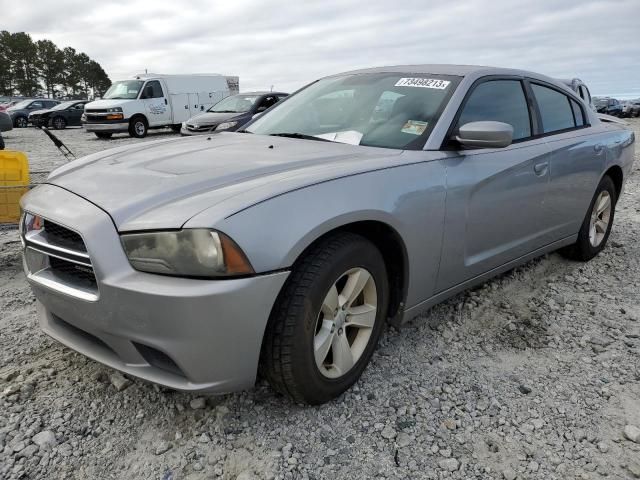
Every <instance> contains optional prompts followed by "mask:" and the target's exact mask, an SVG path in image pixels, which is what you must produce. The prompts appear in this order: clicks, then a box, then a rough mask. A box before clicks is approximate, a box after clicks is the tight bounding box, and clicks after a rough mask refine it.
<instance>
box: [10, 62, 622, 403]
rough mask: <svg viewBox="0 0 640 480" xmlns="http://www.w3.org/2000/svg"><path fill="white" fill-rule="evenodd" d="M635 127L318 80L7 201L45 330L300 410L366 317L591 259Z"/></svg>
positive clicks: (418, 77) (396, 83)
mask: <svg viewBox="0 0 640 480" xmlns="http://www.w3.org/2000/svg"><path fill="white" fill-rule="evenodd" d="M633 151H634V136H633V133H632V132H630V131H628V130H626V129H625V128H624V127H623V126H621V125H617V124H613V123H605V122H601V121H600V120H599V119H598V117H597V115H596V114H595V113H594V112H592V111H591V109H590V108H588V106H587V105H585V104H584V103H583V101H582V100H581V99H580V98H579V97H578V96H576V94H575V93H574V92H573V91H572V90H570V89H568V88H567V87H566V86H564V85H563V84H562V83H559V82H558V81H556V80H553V79H551V78H548V77H545V76H543V75H538V74H535V73H531V72H526V71H519V70H510V69H497V68H486V67H472V66H443V65H423V66H404V67H388V68H376V69H370V70H361V71H356V72H349V73H344V74H339V75H334V76H330V77H326V78H323V79H320V80H318V81H316V82H314V83H312V84H310V85H308V86H307V87H305V88H304V89H302V90H300V91H299V92H298V93H297V94H295V95H293V96H291V97H289V98H287V99H286V100H284V101H282V102H281V103H279V104H278V105H276V106H275V107H274V108H273V109H271V110H269V111H268V112H267V113H266V114H264V115H263V116H261V117H259V118H256V119H254V120H253V122H251V123H250V124H249V125H248V126H247V127H246V128H245V129H244V130H243V131H241V132H238V133H220V134H214V135H208V136H207V135H205V136H198V137H193V138H183V139H169V140H161V141H157V142H154V143H145V144H136V145H134V146H129V147H124V148H117V149H113V150H108V151H106V152H102V153H98V154H94V155H90V156H88V157H85V158H83V159H81V160H78V161H75V162H72V163H70V164H68V165H66V166H64V167H62V168H60V169H58V170H56V171H55V172H54V173H52V174H51V176H50V178H49V180H48V182H47V184H46V185H43V186H40V187H37V188H35V189H34V190H32V191H31V192H30V193H29V194H28V195H26V196H25V197H24V198H23V200H22V207H23V209H24V211H25V216H24V219H23V221H22V238H23V242H24V247H25V249H24V267H25V270H26V273H27V276H28V279H29V282H30V283H31V285H32V287H33V291H34V293H35V296H36V298H37V301H38V309H39V315H40V321H41V325H42V328H43V329H44V331H45V332H46V333H48V334H49V335H51V336H52V337H54V338H56V339H57V340H59V341H60V342H62V343H64V344H66V345H68V346H69V347H71V348H73V349H75V350H77V351H79V352H81V353H83V354H85V355H87V356H89V357H91V358H93V359H95V360H97V361H99V362H103V363H105V364H107V365H109V366H111V367H113V368H116V369H119V370H122V371H123V372H126V373H128V374H131V375H135V376H138V377H141V378H143V379H147V380H150V381H153V382H157V383H160V384H163V385H167V386H169V387H172V388H176V389H181V390H188V391H210V392H218V393H222V392H229V391H234V390H238V389H244V388H249V387H251V386H252V385H253V384H254V382H255V378H256V375H257V373H258V371H261V372H262V374H263V375H264V376H265V377H266V378H267V379H268V380H269V382H270V383H271V385H273V387H274V388H275V389H276V390H278V391H280V392H282V393H283V394H286V395H288V396H290V397H291V398H293V399H294V400H296V401H299V402H307V403H312V404H317V403H322V402H325V401H328V400H330V399H332V398H334V397H336V396H338V395H340V394H341V393H342V392H344V391H345V390H346V389H348V388H349V387H350V386H351V385H352V384H353V383H354V382H355V381H356V380H357V379H358V378H359V377H360V375H361V374H362V372H363V370H364V369H365V367H366V365H367V363H368V362H369V360H370V358H371V355H372V353H373V351H374V349H375V347H376V344H377V342H378V339H379V337H380V335H381V332H382V331H383V329H384V325H385V323H386V322H387V321H388V322H392V323H395V324H401V323H402V322H406V321H408V320H411V319H412V318H414V317H416V316H417V315H420V314H421V313H423V312H425V311H426V310H428V309H429V308H430V307H431V306H433V305H435V304H436V303H438V302H441V301H442V300H444V299H446V298H448V297H451V296H452V295H455V294H456V293H458V292H460V291H462V290H464V289H467V288H469V287H471V286H473V285H476V284H478V283H481V282H483V281H485V280H486V279H488V278H490V277H492V276H494V275H496V274H499V273H501V272H504V271H506V270H509V269H511V268H513V267H515V266H517V265H520V264H522V263H523V262H526V261H528V260H530V259H532V258H534V257H536V256H539V255H542V254H544V253H547V252H551V251H554V250H559V251H560V252H561V253H562V254H563V255H566V256H567V257H569V258H572V259H575V260H578V261H586V260H589V259H591V258H593V257H594V256H595V255H597V254H598V253H599V252H600V251H601V250H602V249H603V248H604V247H605V245H606V243H607V238H608V237H609V234H610V232H611V226H612V224H613V217H614V211H615V206H616V202H617V201H618V199H619V198H620V195H621V192H622V189H623V186H624V182H625V179H626V178H627V176H628V175H629V174H630V172H631V168H632V162H633V153H634V152H633Z"/></svg>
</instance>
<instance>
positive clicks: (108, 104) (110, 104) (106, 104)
mask: <svg viewBox="0 0 640 480" xmlns="http://www.w3.org/2000/svg"><path fill="white" fill-rule="evenodd" d="M135 101H136V99H132V98H115V99H113V100H94V101H93V102H89V103H87V104H86V105H85V106H84V108H85V110H86V109H87V108H114V107H120V106H122V105H123V104H125V103H129V102H135Z"/></svg>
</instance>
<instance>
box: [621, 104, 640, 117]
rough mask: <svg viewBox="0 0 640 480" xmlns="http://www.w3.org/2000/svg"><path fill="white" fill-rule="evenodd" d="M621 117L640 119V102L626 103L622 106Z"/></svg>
mask: <svg viewBox="0 0 640 480" xmlns="http://www.w3.org/2000/svg"><path fill="white" fill-rule="evenodd" d="M620 116H621V117H640V102H638V101H633V102H624V103H623V104H622V111H621V112H620Z"/></svg>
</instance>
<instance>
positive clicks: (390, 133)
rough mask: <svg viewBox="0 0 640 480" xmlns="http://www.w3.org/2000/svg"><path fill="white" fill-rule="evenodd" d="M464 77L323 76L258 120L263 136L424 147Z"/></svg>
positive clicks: (257, 128)
mask: <svg viewBox="0 0 640 480" xmlns="http://www.w3.org/2000/svg"><path fill="white" fill-rule="evenodd" d="M458 82H459V77H450V76H441V75H429V74H413V73H404V74H403V73H369V74H356V75H347V76H338V77H330V78H325V79H322V80H319V81H317V82H315V83H313V84H311V85H309V86H308V87H306V88H305V89H303V90H301V91H300V92H299V93H297V94H296V95H293V96H291V97H289V98H288V99H287V101H286V102H283V103H282V104H279V105H278V106H277V107H276V108H274V109H273V110H271V111H269V112H267V113H265V114H264V115H263V116H261V117H259V118H258V119H257V120H256V121H255V122H253V123H252V124H251V125H250V126H249V127H248V128H247V129H246V131H248V132H251V133H257V134H263V135H279V136H291V137H298V138H305V137H306V138H308V137H315V138H316V139H319V140H329V141H332V142H340V143H350V144H353V145H367V146H375V147H384V148H396V149H420V148H422V146H423V145H424V143H425V141H426V139H427V137H428V135H429V133H430V132H431V129H432V128H433V127H434V126H435V124H436V122H437V121H438V118H439V117H440V113H441V112H442V109H443V108H444V106H445V105H446V103H447V101H448V99H449V97H450V96H451V94H452V93H453V90H454V89H455V87H456V86H457V84H458Z"/></svg>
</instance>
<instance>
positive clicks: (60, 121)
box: [51, 117, 67, 130]
mask: <svg viewBox="0 0 640 480" xmlns="http://www.w3.org/2000/svg"><path fill="white" fill-rule="evenodd" d="M51 125H53V128H54V129H56V130H63V129H65V128H66V127H67V121H66V120H65V119H64V118H62V117H54V119H53V120H51Z"/></svg>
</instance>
